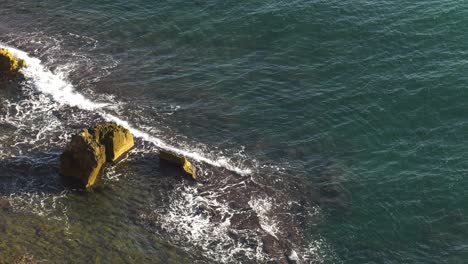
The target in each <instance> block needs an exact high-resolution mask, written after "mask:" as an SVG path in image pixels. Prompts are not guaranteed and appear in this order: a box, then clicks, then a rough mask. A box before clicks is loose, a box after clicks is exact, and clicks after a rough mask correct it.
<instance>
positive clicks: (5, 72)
mask: <svg viewBox="0 0 468 264" xmlns="http://www.w3.org/2000/svg"><path fill="white" fill-rule="evenodd" d="M25 66H26V63H25V62H24V60H22V59H19V58H16V57H15V56H14V55H13V54H12V53H11V52H10V51H9V50H8V49H5V48H0V79H9V78H11V77H13V76H15V75H17V74H18V72H19V70H20V69H21V68H23V67H25Z"/></svg>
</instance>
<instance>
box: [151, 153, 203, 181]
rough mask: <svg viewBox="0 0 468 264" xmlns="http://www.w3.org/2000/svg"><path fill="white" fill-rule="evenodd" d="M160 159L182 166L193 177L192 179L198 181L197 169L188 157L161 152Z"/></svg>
mask: <svg viewBox="0 0 468 264" xmlns="http://www.w3.org/2000/svg"><path fill="white" fill-rule="evenodd" d="M159 158H160V159H161V160H163V161H166V162H169V163H172V164H175V165H177V166H180V167H181V168H182V170H184V172H185V173H186V174H188V175H190V177H192V179H194V180H196V179H197V168H196V167H195V166H194V165H193V164H192V163H191V162H190V161H189V160H188V159H187V158H186V157H183V156H181V155H177V154H175V153H173V152H170V151H167V150H160V151H159Z"/></svg>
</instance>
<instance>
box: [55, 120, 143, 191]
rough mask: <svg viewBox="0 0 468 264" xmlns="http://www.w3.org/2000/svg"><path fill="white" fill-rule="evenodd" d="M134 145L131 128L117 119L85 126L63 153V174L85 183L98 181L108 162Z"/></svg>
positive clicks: (88, 186)
mask: <svg viewBox="0 0 468 264" xmlns="http://www.w3.org/2000/svg"><path fill="white" fill-rule="evenodd" d="M133 145H134V142H133V135H132V134H131V133H130V131H129V130H128V129H126V128H124V127H122V126H119V125H117V124H115V123H104V124H100V125H97V126H95V127H93V128H89V129H83V130H82V131H81V132H80V133H78V134H76V135H74V136H72V140H71V142H70V143H69V144H68V145H67V148H66V149H65V151H64V152H63V154H62V155H61V156H60V174H61V175H63V176H65V177H72V178H75V179H77V180H79V181H80V182H81V183H82V184H83V186H84V187H86V188H90V187H92V186H93V185H95V184H96V181H97V179H98V176H99V172H100V171H101V169H102V167H103V166H104V164H105V163H106V162H114V161H116V160H117V159H119V158H120V157H121V156H122V155H123V154H125V153H126V152H127V151H129V150H130V149H131V148H132V147H133Z"/></svg>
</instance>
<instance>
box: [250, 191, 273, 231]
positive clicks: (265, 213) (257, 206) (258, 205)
mask: <svg viewBox="0 0 468 264" xmlns="http://www.w3.org/2000/svg"><path fill="white" fill-rule="evenodd" d="M249 206H250V207H251V208H252V209H253V210H254V211H255V212H256V213H257V216H258V219H259V220H260V226H261V227H262V229H263V230H265V231H266V232H267V233H268V234H270V235H272V236H274V237H275V238H276V239H278V236H277V235H278V233H279V228H278V224H277V222H276V221H275V219H274V218H273V216H272V213H271V210H272V207H273V201H272V198H257V199H251V200H250V201H249Z"/></svg>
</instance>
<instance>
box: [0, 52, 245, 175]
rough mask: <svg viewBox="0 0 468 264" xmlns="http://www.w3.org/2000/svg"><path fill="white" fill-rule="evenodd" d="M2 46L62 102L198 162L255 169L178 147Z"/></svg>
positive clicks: (61, 76)
mask: <svg viewBox="0 0 468 264" xmlns="http://www.w3.org/2000/svg"><path fill="white" fill-rule="evenodd" d="M0 47H3V48H7V49H8V50H10V51H11V52H12V53H13V54H14V55H15V56H16V57H18V58H21V59H24V60H25V61H26V65H27V67H25V68H24V69H22V70H21V71H22V73H23V74H24V76H25V77H26V78H28V79H30V80H33V82H34V85H35V87H36V89H37V90H38V91H40V92H41V93H44V94H48V95H50V96H52V98H53V99H54V100H55V101H56V102H58V103H59V104H61V105H68V106H72V107H77V108H80V109H83V110H87V111H93V112H96V113H98V114H100V115H101V116H102V117H103V118H104V119H105V120H107V121H113V122H116V123H117V124H119V125H122V126H124V127H126V128H128V129H129V130H130V131H131V132H132V133H133V134H134V135H135V136H136V137H138V138H141V139H143V140H145V141H149V142H151V143H153V144H154V145H156V146H157V147H158V148H161V149H165V150H169V151H173V152H175V153H177V154H180V155H184V156H187V157H189V158H191V159H194V160H196V161H198V162H204V163H208V164H210V165H213V166H216V167H223V168H226V169H228V170H231V171H234V172H236V173H238V174H241V175H248V174H250V173H251V172H252V170H251V169H248V168H241V167H239V166H236V165H233V164H231V163H230V162H229V161H228V158H225V157H221V158H218V159H210V158H208V157H206V156H204V155H203V154H201V153H198V152H195V151H190V150H185V149H181V148H177V147H174V146H172V145H170V144H168V143H166V142H165V141H163V140H162V139H160V138H158V137H154V136H152V135H150V134H148V133H146V132H144V131H142V130H140V129H138V128H134V127H133V126H132V125H130V123H129V122H128V121H125V120H123V119H121V118H119V117H117V116H115V115H112V114H109V113H107V112H106V110H105V108H106V107H109V106H110V104H108V103H97V102H94V101H92V100H90V99H88V98H86V97H85V96H83V95H82V94H80V93H78V92H76V91H75V89H74V87H73V85H72V84H71V83H69V82H67V81H66V79H65V76H64V73H62V72H59V73H53V72H51V71H50V70H48V69H46V68H45V67H44V66H43V65H42V63H41V61H40V60H39V59H37V58H33V57H30V56H29V55H28V54H27V53H26V52H24V51H21V50H18V49H16V48H12V47H9V46H7V45H4V44H0Z"/></svg>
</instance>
